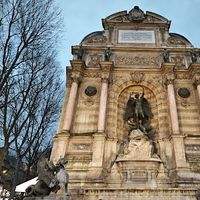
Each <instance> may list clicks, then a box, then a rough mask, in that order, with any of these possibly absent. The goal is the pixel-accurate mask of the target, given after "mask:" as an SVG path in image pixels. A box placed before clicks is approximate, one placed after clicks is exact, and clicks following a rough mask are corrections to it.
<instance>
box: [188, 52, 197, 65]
mask: <svg viewBox="0 0 200 200" xmlns="http://www.w3.org/2000/svg"><path fill="white" fill-rule="evenodd" d="M190 55H191V60H192V63H196V62H197V57H198V55H197V52H195V51H194V50H191V51H190Z"/></svg>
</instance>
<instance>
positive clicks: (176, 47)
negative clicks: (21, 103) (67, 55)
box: [30, 7, 200, 200]
mask: <svg viewBox="0 0 200 200" xmlns="http://www.w3.org/2000/svg"><path fill="white" fill-rule="evenodd" d="M133 11H134V12H133ZM133 11H131V12H126V11H123V12H118V13H115V14H113V15H110V16H109V17H107V18H105V19H104V20H103V21H102V22H103V27H104V31H102V32H101V33H100V32H96V33H93V34H90V35H88V36H86V37H85V38H84V40H83V43H82V44H83V49H84V57H83V60H82V63H84V68H81V70H80V69H79V68H80V67H79V68H78V66H76V65H77V63H78V62H77V61H74V62H72V67H71V68H70V67H69V69H68V72H70V73H68V74H69V77H68V79H67V87H68V88H67V92H66V96H65V103H64V105H63V109H62V114H61V120H60V125H59V128H58V134H57V135H56V137H55V139H54V145H53V150H52V154H51V159H52V160H53V161H54V162H56V161H57V160H58V159H59V157H60V156H64V157H65V158H67V159H68V161H69V163H68V166H67V171H68V173H69V188H68V189H69V191H70V192H71V191H73V193H71V194H72V195H71V196H70V197H69V198H71V200H76V199H79V200H108V199H109V200H112V199H114V200H122V199H123V200H129V199H135V200H146V199H148V200H195V199H196V190H197V189H198V188H200V147H199V146H200V139H199V135H200V123H199V122H200V112H199V102H200V81H199V80H200V78H199V77H200V76H199V74H200V58H199V56H197V58H196V59H195V63H194V62H192V59H191V50H192V49H193V47H192V44H191V43H190V42H189V41H188V40H187V39H186V38H184V37H183V36H181V35H179V34H173V33H170V31H169V28H170V21H169V20H167V19H166V18H164V17H162V16H160V15H158V14H156V13H152V12H146V14H144V13H143V11H141V10H140V9H139V8H138V7H136V9H135V10H134V9H133ZM138 19H139V20H138ZM120 31H121V33H120ZM141 31H142V32H141ZM149 31H150V32H149ZM119 33H120V34H122V33H125V35H124V36H123V35H121V36H122V37H121V38H120V34H119ZM146 37H147V38H146ZM145 40H146V42H145ZM78 47H79V46H74V47H72V50H74V51H75V50H77V49H78ZM108 48H109V49H110V51H111V52H112V56H111V57H110V60H109V62H102V60H103V54H104V51H105V49H108ZM164 49H167V52H168V56H169V57H168V59H165V60H164V59H163V58H162V53H163V51H164ZM195 52H199V49H195ZM193 61H194V60H193ZM106 66H107V67H106ZM109 66H110V67H109ZM111 66H112V67H111ZM106 69H107V70H106ZM108 69H109V70H108ZM77 74H78V75H80V76H81V79H78V80H77V81H78V82H77V84H78V85H77V88H76V89H77V90H76V92H77V93H76V98H74V99H72V98H70V93H72V94H73V91H72V90H73V87H72V86H73V84H72V83H71V81H72V80H74V81H76V79H75V78H74V77H76V76H75V75H77ZM70 77H71V78H72V79H70ZM91 86H92V87H93V89H94V88H95V92H92V93H91V94H90V95H88V94H89V93H90V92H89V93H88V92H86V93H85V91H86V89H87V88H88V87H91ZM141 88H143V89H144V91H143V92H144V98H145V99H146V100H147V101H148V103H149V105H150V107H151V111H152V115H153V117H152V118H150V119H148V120H147V119H146V118H145V117H144V116H142V115H141V114H140V116H139V117H138V121H142V122H143V123H142V125H143V128H144V130H143V133H145V135H144V134H143V133H142V134H141V135H140V133H136V132H137V131H136V130H134V131H132V132H131V131H130V129H129V128H130V127H129V126H128V125H127V121H125V120H124V114H125V110H126V106H127V101H128V100H129V97H130V94H131V93H132V92H138V91H140V90H141ZM179 88H187V89H188V91H189V95H185V94H183V95H182V94H180V91H179ZM186 96H187V98H186ZM72 100H73V102H72ZM68 104H69V105H68ZM70 105H73V106H74V109H73V110H72V111H73V112H71V113H70V118H69V117H67V116H68V115H66V111H67V109H66V108H67V107H68V108H69V107H70ZM101 108H103V109H101ZM69 119H70V120H71V121H70V130H68V131H67V132H65V131H63V127H66V124H69V123H67V120H69ZM147 121H148V124H147V123H146V122H147ZM145 123H146V124H145ZM68 127H69V126H68ZM137 128H140V130H141V127H137ZM137 134H138V137H135V136H137ZM132 136H133V137H132ZM186 188H187V189H186ZM45 198H46V199H47V197H45ZM53 198H54V199H55V198H62V197H49V199H53ZM30 200H31V199H30Z"/></svg>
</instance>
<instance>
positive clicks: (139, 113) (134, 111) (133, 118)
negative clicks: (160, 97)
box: [124, 87, 153, 134]
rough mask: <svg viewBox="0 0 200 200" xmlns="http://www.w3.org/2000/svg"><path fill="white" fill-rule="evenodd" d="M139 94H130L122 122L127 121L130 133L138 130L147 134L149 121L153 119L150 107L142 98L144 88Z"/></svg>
mask: <svg viewBox="0 0 200 200" xmlns="http://www.w3.org/2000/svg"><path fill="white" fill-rule="evenodd" d="M141 88H142V91H141V92H138V91H137V92H132V93H131V94H130V97H129V100H128V102H127V106H126V111H125V115H124V120H125V121H127V123H128V125H129V128H130V131H131V130H133V129H140V130H141V131H142V132H143V133H145V134H147V132H148V129H149V128H150V127H149V120H150V119H151V118H152V117H153V114H152V112H151V107H150V104H149V102H148V101H147V99H146V98H144V88H143V87H141Z"/></svg>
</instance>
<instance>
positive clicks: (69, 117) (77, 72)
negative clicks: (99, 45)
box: [50, 60, 85, 163]
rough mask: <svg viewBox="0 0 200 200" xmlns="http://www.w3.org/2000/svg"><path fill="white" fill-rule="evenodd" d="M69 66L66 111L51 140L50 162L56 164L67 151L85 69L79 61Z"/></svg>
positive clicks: (73, 61)
mask: <svg viewBox="0 0 200 200" xmlns="http://www.w3.org/2000/svg"><path fill="white" fill-rule="evenodd" d="M71 65H72V73H71V77H68V78H71V80H72V84H71V88H70V93H69V98H68V101H67V105H66V110H65V111H64V113H63V116H62V120H63V124H62V123H61V128H60V127H59V129H61V130H59V131H58V133H57V134H56V136H55V137H54V140H53V148H52V152H51V158H50V160H52V161H53V162H54V163H55V162H57V161H58V160H59V158H63V157H65V155H66V153H67V150H68V144H69V140H70V134H69V133H70V128H71V125H72V121H73V117H74V109H75V104H76V98H77V93H78V86H79V83H80V81H81V78H82V73H83V70H84V68H85V63H84V62H83V61H79V60H72V61H71ZM62 120H61V121H62Z"/></svg>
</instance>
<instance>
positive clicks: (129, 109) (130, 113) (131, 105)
mask: <svg viewBox="0 0 200 200" xmlns="http://www.w3.org/2000/svg"><path fill="white" fill-rule="evenodd" d="M134 110H135V100H134V99H132V98H131V99H129V100H128V102H127V104H126V110H125V114H124V120H125V121H127V120H128V119H129V118H131V117H134V115H135V113H134Z"/></svg>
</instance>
